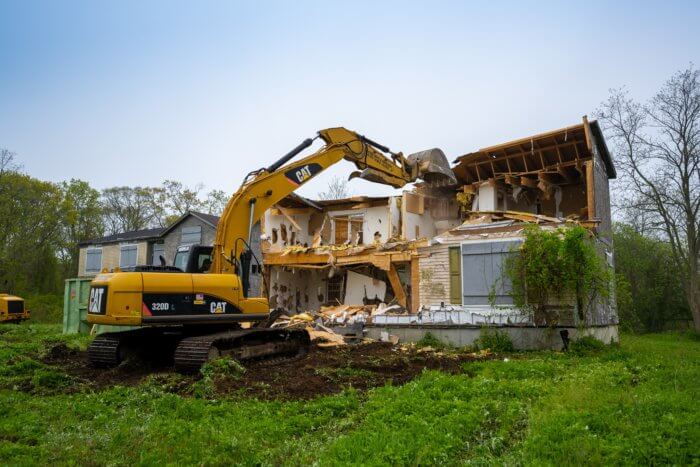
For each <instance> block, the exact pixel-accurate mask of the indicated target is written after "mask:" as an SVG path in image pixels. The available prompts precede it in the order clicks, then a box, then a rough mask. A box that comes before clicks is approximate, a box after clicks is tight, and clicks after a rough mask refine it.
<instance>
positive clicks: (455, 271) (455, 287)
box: [449, 247, 462, 305]
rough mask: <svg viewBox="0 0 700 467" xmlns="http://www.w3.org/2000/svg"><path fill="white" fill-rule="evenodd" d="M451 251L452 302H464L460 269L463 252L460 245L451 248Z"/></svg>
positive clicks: (459, 303)
mask: <svg viewBox="0 0 700 467" xmlns="http://www.w3.org/2000/svg"><path fill="white" fill-rule="evenodd" d="M449 253H450V303H451V304H453V305H461V304H462V273H461V270H460V262H461V259H462V258H461V256H462V255H461V252H460V248H459V247H452V248H450V249H449Z"/></svg>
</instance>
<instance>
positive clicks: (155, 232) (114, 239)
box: [78, 227, 165, 246]
mask: <svg viewBox="0 0 700 467" xmlns="http://www.w3.org/2000/svg"><path fill="white" fill-rule="evenodd" d="M164 230H165V229H164V228H162V227H159V228H156V229H142V230H132V231H131V232H121V233H116V234H112V235H107V236H105V237H100V238H93V239H91V240H85V241H83V242H80V243H79V244H78V246H86V245H96V244H103V243H119V242H128V241H137V240H151V239H154V238H158V237H160V236H161V234H162V233H163V231H164Z"/></svg>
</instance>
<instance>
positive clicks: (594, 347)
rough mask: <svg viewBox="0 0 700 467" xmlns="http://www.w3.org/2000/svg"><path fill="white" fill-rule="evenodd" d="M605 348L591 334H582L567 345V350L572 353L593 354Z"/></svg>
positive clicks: (580, 354)
mask: <svg viewBox="0 0 700 467" xmlns="http://www.w3.org/2000/svg"><path fill="white" fill-rule="evenodd" d="M603 349H605V344H603V343H602V342H601V341H599V340H598V339H596V338H595V337H593V336H583V337H581V338H579V339H576V340H575V341H573V342H572V343H571V344H570V345H569V352H571V353H572V354H574V355H579V356H585V355H595V354H597V353H600V352H601V351H602V350H603Z"/></svg>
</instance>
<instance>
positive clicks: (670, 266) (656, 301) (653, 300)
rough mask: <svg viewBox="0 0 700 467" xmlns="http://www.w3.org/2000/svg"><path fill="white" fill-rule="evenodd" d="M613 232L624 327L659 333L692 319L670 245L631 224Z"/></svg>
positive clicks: (619, 305) (619, 302)
mask: <svg viewBox="0 0 700 467" xmlns="http://www.w3.org/2000/svg"><path fill="white" fill-rule="evenodd" d="M613 232H614V241H615V269H616V272H617V275H618V277H617V281H616V282H617V289H616V294H617V303H618V312H619V314H620V324H621V325H622V326H624V327H626V328H627V329H630V330H633V331H638V332H641V331H646V332H655V331H661V330H663V329H664V328H667V327H669V325H670V324H671V323H673V322H674V321H679V320H681V321H689V320H691V319H692V316H691V314H690V310H689V309H688V305H687V301H686V300H685V296H684V291H683V284H682V279H681V274H679V273H678V270H677V266H676V263H675V261H674V258H673V253H672V251H671V246H670V245H669V244H668V242H665V241H662V240H659V239H656V238H650V237H647V236H644V235H642V234H640V233H639V232H637V231H636V230H635V229H634V228H633V227H632V226H630V225H627V224H616V225H615V226H614V229H613Z"/></svg>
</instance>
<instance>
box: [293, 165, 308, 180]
mask: <svg viewBox="0 0 700 467" xmlns="http://www.w3.org/2000/svg"><path fill="white" fill-rule="evenodd" d="M295 175H296V177H297V182H299V185H301V184H302V183H304V182H305V181H306V180H307V179H309V178H311V171H310V170H309V166H308V165H305V166H304V167H302V168H301V169H299V170H297V171H296V174H295Z"/></svg>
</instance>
